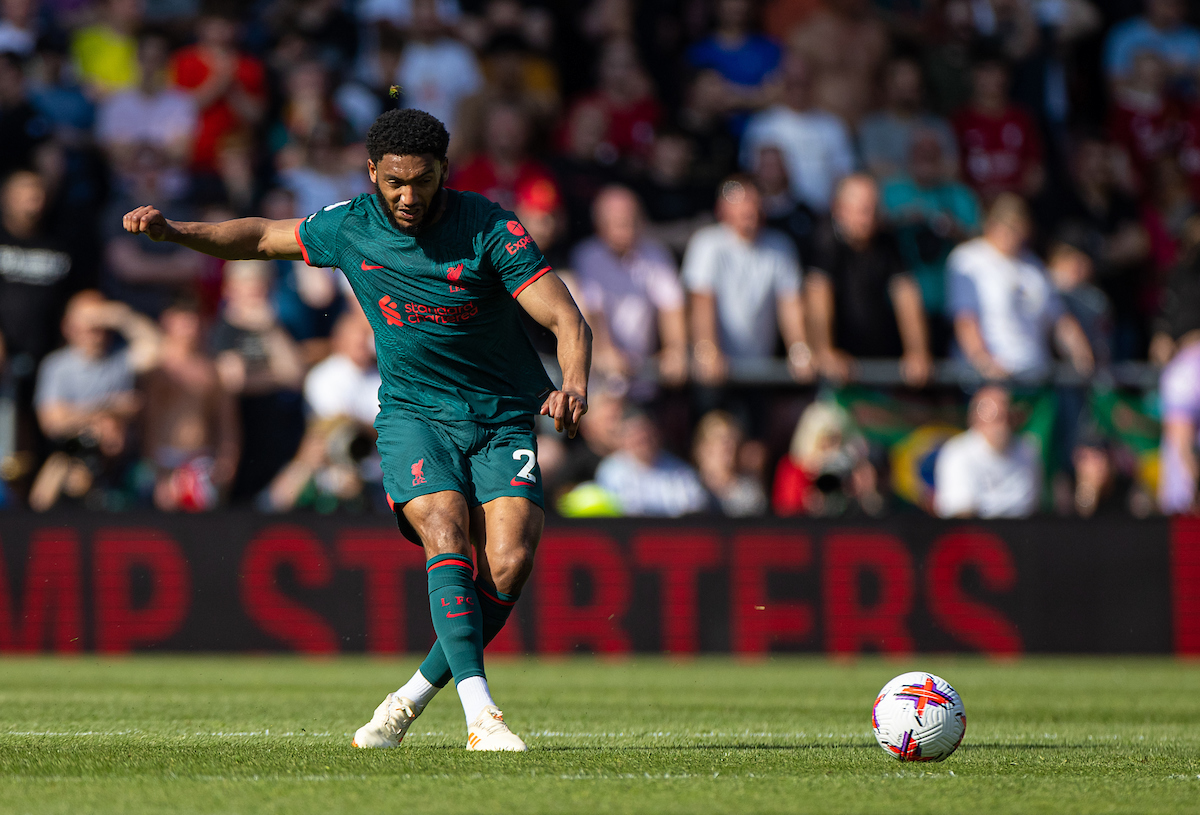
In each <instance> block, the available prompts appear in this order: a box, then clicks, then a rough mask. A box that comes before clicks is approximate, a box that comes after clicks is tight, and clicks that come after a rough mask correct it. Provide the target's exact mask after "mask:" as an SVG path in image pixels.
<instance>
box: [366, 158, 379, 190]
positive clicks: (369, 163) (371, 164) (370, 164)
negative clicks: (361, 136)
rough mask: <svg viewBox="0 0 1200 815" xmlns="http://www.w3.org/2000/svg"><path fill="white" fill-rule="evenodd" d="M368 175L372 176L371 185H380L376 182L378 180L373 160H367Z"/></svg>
mask: <svg viewBox="0 0 1200 815" xmlns="http://www.w3.org/2000/svg"><path fill="white" fill-rule="evenodd" d="M367 175H369V176H371V183H372V184H378V183H379V182H378V181H376V180H375V179H376V176H375V162H373V161H371V159H367Z"/></svg>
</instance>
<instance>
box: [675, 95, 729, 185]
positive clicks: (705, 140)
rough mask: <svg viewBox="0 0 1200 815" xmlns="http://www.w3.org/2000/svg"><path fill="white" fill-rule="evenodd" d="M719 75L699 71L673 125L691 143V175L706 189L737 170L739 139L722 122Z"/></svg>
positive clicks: (722, 107)
mask: <svg viewBox="0 0 1200 815" xmlns="http://www.w3.org/2000/svg"><path fill="white" fill-rule="evenodd" d="M725 110H726V100H725V92H724V86H723V85H722V83H721V77H720V76H718V75H717V74H716V73H715V72H714V71H702V72H700V73H699V74H697V75H696V77H694V78H693V79H692V81H691V82H690V83H688V85H687V87H686V88H685V89H684V95H683V101H682V103H681V104H680V106H679V110H678V112H677V113H676V115H675V124H676V125H677V126H678V127H679V130H680V131H681V132H682V133H683V134H684V135H686V136H687V137H688V139H690V140H691V143H692V151H693V158H692V176H693V178H694V179H695V181H696V183H697V184H698V185H700V186H702V187H706V188H708V189H709V190H712V189H714V188H715V187H716V186H717V184H719V183H720V181H721V179H722V178H724V177H725V176H727V175H729V174H730V173H732V172H733V171H734V170H735V169H737V159H738V140H737V137H735V136H734V135H733V134H732V133H730V132H729V128H728V127H727V126H726V124H725Z"/></svg>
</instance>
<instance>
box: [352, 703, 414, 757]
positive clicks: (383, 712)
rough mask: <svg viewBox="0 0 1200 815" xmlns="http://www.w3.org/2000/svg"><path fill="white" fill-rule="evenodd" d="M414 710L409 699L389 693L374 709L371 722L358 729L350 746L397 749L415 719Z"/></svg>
mask: <svg viewBox="0 0 1200 815" xmlns="http://www.w3.org/2000/svg"><path fill="white" fill-rule="evenodd" d="M415 710H416V705H414V704H413V701H412V700H411V699H406V698H405V697H403V696H397V695H396V694H394V693H389V694H388V695H387V698H386V699H384V700H383V701H382V702H381V703H380V704H379V707H377V708H375V715H374V716H372V717H371V721H369V722H367V723H366V724H364V725H363V726H362V727H360V728H358V731H357V732H356V733H355V734H354V741H352V742H350V744H351V746H353V747H362V748H368V747H399V746H400V742H402V741H404V734H405V733H407V732H408V726H409V725H411V724H412V723H413V722H414V721H415V720H416V718H417V713H415Z"/></svg>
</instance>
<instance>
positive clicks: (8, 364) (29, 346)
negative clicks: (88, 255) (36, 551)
mask: <svg viewBox="0 0 1200 815" xmlns="http://www.w3.org/2000/svg"><path fill="white" fill-rule="evenodd" d="M46 198H47V196H46V186H45V184H44V182H43V181H42V179H41V178H40V177H39V176H38V175H36V174H35V173H31V172H28V171H25V170H18V171H17V172H14V173H12V174H11V175H10V176H9V177H8V178H6V179H5V180H4V183H3V185H2V186H0V374H3V376H4V378H5V379H7V380H8V381H9V382H10V383H11V387H12V392H11V397H12V399H13V403H12V404H13V408H14V416H13V420H14V422H15V426H14V427H13V428H12V430H11V432H12V433H13V438H12V440H11V442H10V443H11V444H12V445H13V450H12V451H10V452H12V453H14V454H15V455H14V456H13V458H12V460H11V461H10V462H9V465H8V473H7V478H6V480H8V481H16V480H18V479H19V478H23V477H25V476H26V475H28V474H30V471H31V470H32V468H33V467H34V454H35V451H36V450H37V448H38V446H39V443H38V432H37V424H36V421H35V419H34V413H33V389H34V382H35V375H36V373H37V366H38V364H39V363H40V362H41V361H42V358H43V357H45V356H46V354H47V353H49V352H50V351H51V350H52V349H53V348H54V346H55V345H56V344H57V342H58V332H57V331H56V330H55V328H54V327H55V326H56V325H57V324H58V322H59V320H60V318H61V317H62V312H63V306H64V305H65V303H66V300H67V296H68V295H69V294H70V292H71V290H72V289H73V288H77V287H78V285H79V283H80V279H81V277H82V275H81V274H80V267H81V264H80V263H79V262H78V259H77V258H76V257H75V253H74V251H72V250H73V248H74V247H72V246H70V245H69V244H68V243H66V242H65V241H63V240H61V239H60V238H58V237H57V236H56V235H54V234H52V233H51V232H50V231H49V229H48V224H47V218H46V217H45V216H46V208H47V207H46V204H47V200H46Z"/></svg>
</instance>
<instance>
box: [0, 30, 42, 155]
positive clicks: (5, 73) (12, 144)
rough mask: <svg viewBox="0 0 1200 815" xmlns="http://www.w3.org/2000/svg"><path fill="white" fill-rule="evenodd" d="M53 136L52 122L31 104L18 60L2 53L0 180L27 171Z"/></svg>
mask: <svg viewBox="0 0 1200 815" xmlns="http://www.w3.org/2000/svg"><path fill="white" fill-rule="evenodd" d="M50 135H51V125H50V121H49V120H48V119H47V118H46V117H44V116H43V115H42V114H40V113H38V111H37V108H35V107H34V106H33V104H32V103H31V102H30V100H29V94H28V93H27V91H26V82H25V75H24V73H22V70H21V62H20V60H19V58H18V57H17V56H16V55H15V54H10V53H6V52H0V178H2V177H3V176H6V175H8V174H9V173H11V172H12V171H13V170H22V169H28V168H29V167H30V166H31V165H32V164H33V159H34V153H35V150H36V149H37V148H38V146H39V145H41V144H43V143H44V142H45V140H46V139H47V138H48V137H49V136H50Z"/></svg>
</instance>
